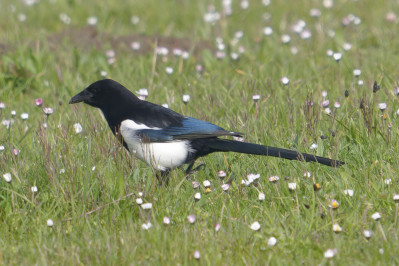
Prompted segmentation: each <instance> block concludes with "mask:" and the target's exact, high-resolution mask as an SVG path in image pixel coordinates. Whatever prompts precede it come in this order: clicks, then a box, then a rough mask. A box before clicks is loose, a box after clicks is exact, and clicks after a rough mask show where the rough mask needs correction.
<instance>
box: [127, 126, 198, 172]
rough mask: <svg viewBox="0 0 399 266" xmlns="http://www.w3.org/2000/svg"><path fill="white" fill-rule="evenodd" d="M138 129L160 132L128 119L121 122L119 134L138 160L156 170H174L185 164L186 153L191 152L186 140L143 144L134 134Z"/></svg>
mask: <svg viewBox="0 0 399 266" xmlns="http://www.w3.org/2000/svg"><path fill="white" fill-rule="evenodd" d="M140 129H152V130H161V129H160V128H157V127H154V128H151V127H147V126H146V125H143V124H137V123H135V122H134V121H132V120H130V119H128V120H124V121H122V123H121V126H120V133H121V135H122V137H123V139H124V141H125V142H126V144H127V146H128V148H129V150H130V152H132V153H134V154H135V155H136V156H137V157H138V158H139V159H140V160H142V161H144V162H146V163H147V164H148V165H151V166H152V167H155V168H157V169H158V170H167V169H172V168H176V167H179V166H181V165H182V164H184V163H185V161H186V159H187V156H188V153H189V152H190V151H191V150H190V146H189V142H188V141H187V140H177V141H171V142H153V143H143V142H141V140H140V138H139V137H138V136H137V134H136V131H137V130H140Z"/></svg>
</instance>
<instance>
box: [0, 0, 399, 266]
mask: <svg viewBox="0 0 399 266" xmlns="http://www.w3.org/2000/svg"><path fill="white" fill-rule="evenodd" d="M211 3H213V2H212V1H210V2H209V3H205V2H202V1H183V2H182V1H154V0H149V1H129V2H127V1H111V2H110V3H99V2H98V1H77V0H76V1H44V0H42V1H40V2H39V3H38V4H36V5H33V6H27V5H25V4H24V3H23V2H20V1H18V2H15V1H9V0H5V1H2V3H1V8H0V32H1V34H0V48H1V47H6V49H3V50H2V53H1V63H0V70H1V71H0V102H4V103H5V104H6V107H5V109H2V110H0V120H1V121H4V120H10V119H11V118H12V117H11V110H15V111H16V113H17V115H16V116H15V117H13V119H14V123H13V124H12V125H11V126H10V127H9V128H8V129H7V128H6V127H5V126H3V125H0V145H3V146H4V147H5V150H4V151H0V158H1V159H0V174H1V175H3V174H5V173H11V174H12V181H11V182H10V183H7V182H6V181H5V180H4V179H1V180H0V223H1V226H0V262H1V263H3V264H29V265H31V264H57V265H58V264H66V265H68V264H115V265H125V264H193V263H198V264H215V265H220V264H249V265H254V264H283V265H287V264H310V265H313V264H335V263H336V264H343V265H345V264H349V263H352V264H356V265H361V264H381V265H386V264H390V265H391V264H399V261H398V257H397V256H396V254H397V250H398V249H399V244H398V243H399V242H398V241H397V239H398V234H399V231H398V227H397V223H396V214H395V210H396V208H397V206H396V205H395V202H394V201H393V198H392V197H393V195H394V194H397V193H399V192H398V190H397V188H396V186H397V184H398V178H397V170H396V169H398V166H399V161H398V156H397V151H398V143H399V142H398V133H399V132H398V123H399V121H398V119H397V115H396V110H397V109H398V108H399V103H398V98H397V97H396V96H395V95H394V93H393V90H394V88H395V87H396V86H398V83H397V79H398V77H397V73H398V72H399V67H398V64H397V62H398V59H399V58H398V52H397V47H398V45H399V38H398V33H397V29H396V26H397V23H398V21H397V20H396V21H395V22H389V21H387V20H386V19H385V16H386V14H387V13H388V12H396V13H397V12H398V5H397V3H395V2H394V1H386V2H384V4H381V3H379V2H376V1H343V0H341V1H335V2H334V6H333V7H332V8H331V9H327V8H324V7H323V6H322V5H321V3H318V2H313V1H303V3H287V2H285V1H272V3H271V4H270V6H267V7H265V6H263V5H262V4H261V1H256V2H251V3H250V6H249V8H248V10H242V9H241V8H240V3H239V2H234V3H233V14H232V15H231V16H229V17H225V16H222V17H221V19H220V20H219V21H217V22H216V23H215V24H214V25H211V24H209V23H207V22H205V21H204V19H203V16H204V14H205V13H206V12H207V10H208V8H209V7H208V5H209V4H211ZM215 5H216V7H215V8H216V10H217V11H219V12H221V5H220V3H219V2H218V3H215ZM11 6H13V7H11ZM311 8H319V9H320V11H321V12H322V15H321V16H320V17H319V18H313V17H310V16H309V11H310V9H311ZM12 10H15V11H12ZM21 13H23V14H25V15H26V21H24V22H21V21H19V20H18V14H21ZM60 13H66V14H67V15H68V16H70V18H71V23H70V24H69V25H65V24H64V23H63V22H62V21H60V19H59V14H60ZM265 13H268V14H269V15H270V16H271V18H269V19H268V20H265V19H264V17H265ZM351 13H352V14H354V15H355V16H357V17H359V18H361V23H360V25H353V23H352V24H351V25H349V26H346V27H345V26H343V25H342V22H341V21H342V18H343V17H345V16H347V15H349V14H351ZM132 15H137V16H139V17H140V23H139V24H137V25H132V24H131V23H130V18H131V16H132ZM89 16H96V17H97V18H98V24H97V25H96V27H97V30H98V33H99V36H106V35H107V34H109V35H110V36H112V37H114V38H117V37H118V36H122V35H134V36H135V38H138V37H137V36H143V35H146V36H164V37H168V38H169V42H170V43H174V46H176V47H177V48H179V45H182V44H181V43H182V42H183V41H182V40H183V39H182V38H188V39H189V40H190V42H191V44H192V45H191V46H190V47H193V45H194V44H195V43H197V42H199V41H202V40H205V41H207V42H208V43H209V45H210V46H211V47H216V42H215V38H216V37H221V38H223V40H224V42H225V44H226V49H225V50H226V54H227V57H226V58H224V59H220V60H219V59H216V58H215V56H214V51H211V50H209V49H204V50H201V49H200V50H198V51H196V52H195V53H194V50H193V52H192V53H191V54H190V57H189V59H188V60H182V59H181V58H177V57H174V56H169V57H164V58H163V57H162V56H158V57H157V58H156V60H154V54H153V53H152V52H150V53H144V54H138V53H136V52H133V51H131V50H129V49H124V47H123V46H119V49H115V51H116V62H115V63H114V64H113V65H109V64H108V63H107V58H106V56H105V51H106V50H107V49H111V48H112V42H111V41H105V42H103V43H101V45H100V47H99V48H97V49H96V48H95V47H93V46H90V45H86V47H85V45H84V42H83V37H85V36H84V35H82V36H80V38H79V39H78V40H77V41H74V40H71V38H68V37H67V36H68V33H65V32H66V31H69V32H77V31H78V30H79V29H81V28H84V27H85V26H86V24H87V22H86V21H87V18H88V17H89ZM300 19H303V20H305V21H306V28H307V29H309V30H311V32H312V37H311V38H310V39H309V40H302V39H301V38H300V37H299V36H298V35H297V34H295V33H292V31H291V29H290V28H291V25H292V24H294V23H296V22H297V21H298V20H300ZM265 26H271V27H272V28H273V34H272V35H271V36H264V35H263V28H264V27H265ZM239 30H242V31H243V33H244V36H243V38H242V39H240V40H239V41H238V43H239V44H238V46H240V45H242V46H243V47H245V52H244V53H243V54H242V55H241V56H240V59H239V60H232V59H229V55H230V52H234V51H237V50H238V46H233V45H231V41H232V40H233V39H234V33H235V32H236V31H239ZM330 30H334V32H335V36H334V37H330V36H329V31H330ZM60 33H62V34H60ZM56 34H59V35H56ZM282 34H290V36H291V42H290V43H289V44H287V45H284V44H282V43H281V40H280V37H281V35H282ZM49 36H50V37H51V36H53V37H54V36H65V37H62V38H61V37H54V38H56V39H57V38H58V39H57V42H55V43H56V45H54V43H51V42H50V41H48V38H49ZM172 40H173V42H172ZM346 42H348V43H351V44H352V48H351V50H349V51H345V50H344V49H343V46H344V44H345V43H346ZM142 45H146V46H149V47H150V48H151V49H150V50H151V51H153V50H154V48H155V46H156V43H145V44H142ZM87 46H90V47H87ZM293 46H295V47H296V48H297V49H298V53H297V54H295V55H294V54H292V53H291V48H292V47H293ZM328 49H332V50H333V51H335V52H342V54H343V57H342V60H341V61H340V62H339V63H337V62H335V61H334V60H333V59H332V58H331V57H327V55H326V51H327V50H328ZM197 64H200V65H201V66H202V67H203V71H202V72H201V73H197V72H196V71H195V68H196V65H197ZM169 66H170V67H173V69H174V73H173V74H172V75H168V74H167V73H166V72H165V68H166V67H169ZM355 68H359V69H361V71H362V74H361V76H360V77H359V78H355V77H354V76H353V69H355ZM101 71H106V72H107V76H108V77H110V78H112V79H115V80H117V81H119V82H121V83H122V84H124V85H125V86H127V87H128V88H129V89H130V90H132V91H133V92H135V91H137V90H138V89H139V88H148V90H149V97H148V100H149V101H151V102H154V103H158V104H162V103H168V104H169V107H170V108H172V109H173V110H175V111H177V112H180V113H183V114H184V115H188V116H193V117H196V118H200V119H205V120H208V121H211V122H213V123H216V124H218V125H220V126H222V127H224V128H227V129H232V130H235V131H239V132H243V133H245V134H246V137H245V139H246V141H249V142H255V143H262V144H266V145H272V146H277V147H285V148H291V149H297V150H300V151H303V152H308V153H315V154H317V155H321V156H326V157H331V158H339V159H341V160H343V161H345V162H346V165H344V166H343V167H341V168H338V169H334V168H329V167H326V166H320V165H317V164H312V163H303V162H297V161H286V160H282V159H277V158H265V157H256V156H247V155H241V154H213V155H211V156H208V157H206V158H203V159H200V160H199V163H200V162H203V163H205V164H206V167H205V169H204V170H202V171H200V172H198V173H196V174H194V175H193V176H192V177H191V181H198V182H200V183H201V184H202V182H203V181H204V180H210V181H211V183H212V187H211V189H212V191H211V192H210V193H206V192H205V188H204V187H203V186H202V185H201V187H200V188H199V189H193V188H192V184H191V182H190V181H187V180H185V178H184V172H183V171H182V170H181V169H177V170H173V171H172V172H171V177H170V182H169V186H167V187H159V186H157V181H156V178H155V175H154V172H153V170H152V169H150V168H149V167H148V166H147V165H145V164H144V163H142V162H141V161H138V160H137V159H135V158H134V157H133V156H131V155H130V154H128V153H127V152H126V151H125V150H123V149H122V148H121V146H120V145H119V144H118V143H117V141H116V140H115V139H114V137H113V136H112V134H111V132H110V130H109V129H108V128H107V125H106V122H105V121H104V119H103V118H102V117H101V114H100V113H99V112H98V111H96V110H94V109H92V108H90V107H88V106H85V105H77V106H70V105H68V101H69V99H70V98H71V96H73V95H75V94H76V93H77V92H79V91H80V90H82V89H84V88H85V87H86V86H88V85H89V84H90V83H91V82H93V81H95V80H98V79H100V78H102V77H101V75H100V72H101ZM283 76H287V77H288V78H289V80H290V84H289V85H288V86H284V85H282V83H281V81H280V79H281V78H282V77H283ZM358 79H361V80H363V81H364V85H363V86H359V85H357V84H358ZM374 81H377V83H378V84H380V85H381V89H380V90H379V91H377V92H376V93H373V90H372V86H373V83H374ZM323 90H325V91H327V92H328V96H327V98H328V99H329V100H330V108H331V110H332V112H333V113H332V114H331V115H327V114H326V113H325V110H324V109H323V108H322V107H321V102H322V96H321V94H322V91H323ZM346 90H347V91H348V92H349V97H345V91H346ZM183 94H190V96H191V101H190V102H189V103H188V104H187V105H185V104H183V102H182V100H181V99H182V95H183ZM254 94H260V95H261V99H260V101H259V102H258V103H256V104H255V103H254V102H253V101H252V95H254ZM36 98H42V99H43V101H44V105H43V106H49V107H52V108H53V109H54V114H52V115H51V116H49V117H46V116H45V115H44V114H43V112H42V110H41V108H38V107H36V106H35V104H34V99H36ZM335 101H339V102H340V104H341V107H340V108H339V109H336V108H334V107H333V104H334V102H335ZM309 102H313V103H314V105H310V104H307V103H309ZM381 102H385V103H387V109H386V110H385V111H384V112H381V111H380V110H379V109H378V103H381ZM361 103H362V106H363V107H364V108H363V109H361V108H360V104H361ZM23 112H26V113H28V114H29V118H28V119H27V120H22V119H21V118H20V115H21V114H22V113H23ZM382 115H383V116H382ZM43 123H47V127H46V128H44V127H43ZM75 123H80V124H81V125H82V127H83V131H82V132H81V133H79V134H76V133H75V130H74V126H73V125H74V124H75ZM389 125H390V126H389ZM321 135H325V136H326V137H327V138H326V139H324V140H323V139H321V138H320V137H321ZM313 143H317V144H318V147H317V149H316V150H310V146H311V145H312V144H313ZM13 149H18V150H19V151H20V152H19V154H18V155H16V156H15V155H14V154H13V152H12V151H13ZM94 166H95V169H94V170H93V167H94ZM62 169H63V170H62ZM219 170H225V171H226V172H227V177H226V179H225V180H220V179H219V178H218V177H217V172H218V171H219ZM307 171H309V172H311V173H312V176H311V177H310V178H308V177H304V172H307ZM249 173H259V174H261V178H260V181H259V185H258V186H249V187H244V186H242V185H241V180H242V179H244V178H245V177H246V175H247V174H249ZM274 175H278V176H279V177H280V180H279V181H278V182H277V183H270V182H269V181H268V177H270V176H274ZM230 177H234V181H233V183H232V186H231V188H230V190H229V191H228V193H226V192H223V191H222V189H221V185H222V184H223V183H224V181H226V180H227V178H230ZM386 180H391V183H390V184H389V185H387V184H386ZM292 182H295V183H297V190H296V191H295V192H290V191H289V190H288V183H292ZM315 183H318V184H320V185H321V187H322V189H321V190H320V191H318V192H315V191H314V188H313V186H314V184H315ZM32 186H37V188H38V192H36V193H32V191H31V187H32ZM345 189H352V190H353V191H354V195H353V197H350V196H348V195H346V194H345V193H344V190H345ZM139 192H142V193H143V196H142V198H143V200H144V202H151V203H153V208H152V209H151V210H149V211H146V210H143V209H142V208H140V207H139V206H138V205H137V204H136V202H135V200H136V198H138V197H139ZM196 192H201V195H202V198H201V200H200V201H198V202H196V201H195V200H194V194H195V193H196ZM259 192H263V193H265V195H266V199H265V200H264V201H258V200H257V199H258V194H259ZM333 199H335V200H337V201H338V202H339V208H338V209H336V210H331V208H330V207H329V205H330V204H331V201H332V200H333ZM374 212H379V213H381V215H382V219H381V228H382V230H381V229H380V227H379V225H378V223H377V222H375V221H374V220H373V219H372V218H371V215H372V214H373V213H374ZM190 214H194V215H195V216H196V223H195V224H190V223H189V222H188V220H187V216H188V215H190ZM165 216H167V217H169V218H170V220H171V224H170V225H168V226H165V225H164V224H163V223H162V221H163V217H165ZM48 219H52V220H53V221H54V226H53V227H49V226H47V224H46V221H47V220H48ZM255 221H258V222H259V223H260V224H261V228H260V230H259V231H252V230H251V229H250V225H251V224H252V223H253V222H255ZM147 222H151V223H152V228H150V230H148V231H146V230H143V229H142V224H143V223H147ZM217 223H219V224H220V225H221V229H220V230H219V231H218V232H216V231H215V229H214V228H215V225H216V224H217ZM334 223H338V224H339V225H340V226H341V227H342V229H343V231H342V232H341V233H339V234H336V233H334V232H333V231H332V226H333V224H334ZM364 230H371V231H373V236H372V237H371V238H370V239H369V240H367V239H366V238H365V237H364V236H363V231H364ZM384 235H385V236H386V241H385V239H384ZM271 236H274V237H276V238H277V241H278V242H277V245H276V246H274V247H270V246H268V245H267V242H268V239H269V238H270V237H271ZM329 248H335V249H337V254H336V255H335V256H334V258H333V259H331V260H328V259H326V258H324V252H325V251H327V249H329ZM196 250H198V251H200V254H201V258H200V259H199V260H198V261H196V260H195V259H194V251H196ZM381 250H383V253H382V252H381Z"/></svg>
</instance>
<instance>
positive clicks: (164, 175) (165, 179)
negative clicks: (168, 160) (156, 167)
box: [157, 170, 169, 186]
mask: <svg viewBox="0 0 399 266" xmlns="http://www.w3.org/2000/svg"><path fill="white" fill-rule="evenodd" d="M157 179H158V184H159V185H160V186H163V185H166V186H167V185H168V183H169V170H166V171H159V172H157Z"/></svg>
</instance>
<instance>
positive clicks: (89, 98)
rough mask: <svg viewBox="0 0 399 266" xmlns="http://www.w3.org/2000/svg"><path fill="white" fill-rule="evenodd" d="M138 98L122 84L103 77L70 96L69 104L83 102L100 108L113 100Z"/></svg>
mask: <svg viewBox="0 0 399 266" xmlns="http://www.w3.org/2000/svg"><path fill="white" fill-rule="evenodd" d="M127 98H128V99H129V100H132V99H133V100H135V99H137V100H139V99H138V98H137V97H136V96H135V95H134V94H133V93H131V92H130V91H129V90H128V89H126V88H125V87H124V86H122V85H121V84H119V83H118V82H116V81H114V80H112V79H103V80H99V81H96V82H94V83H93V84H91V85H90V86H89V87H87V88H86V89H84V90H83V91H81V92H80V93H78V94H76V95H75V96H73V97H72V99H71V100H70V101H69V103H70V104H74V103H79V102H84V103H86V104H88V105H91V106H93V107H97V108H100V109H103V108H105V107H106V106H107V105H110V104H112V103H113V102H119V103H120V102H123V101H124V100H125V99H127Z"/></svg>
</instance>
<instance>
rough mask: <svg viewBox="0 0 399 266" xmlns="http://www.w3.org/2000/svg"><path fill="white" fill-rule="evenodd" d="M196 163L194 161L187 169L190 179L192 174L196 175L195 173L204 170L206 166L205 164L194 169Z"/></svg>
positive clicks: (187, 175)
mask: <svg viewBox="0 0 399 266" xmlns="http://www.w3.org/2000/svg"><path fill="white" fill-rule="evenodd" d="M194 163H195V161H192V162H191V163H190V164H189V165H188V167H187V169H186V178H188V177H189V176H190V175H191V174H194V173H195V172H197V171H199V170H201V168H203V167H204V166H205V164H203V163H202V164H200V165H198V166H197V167H195V168H194V169H193V166H194Z"/></svg>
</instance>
